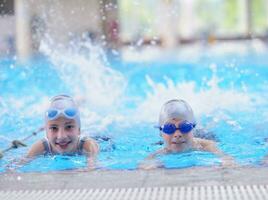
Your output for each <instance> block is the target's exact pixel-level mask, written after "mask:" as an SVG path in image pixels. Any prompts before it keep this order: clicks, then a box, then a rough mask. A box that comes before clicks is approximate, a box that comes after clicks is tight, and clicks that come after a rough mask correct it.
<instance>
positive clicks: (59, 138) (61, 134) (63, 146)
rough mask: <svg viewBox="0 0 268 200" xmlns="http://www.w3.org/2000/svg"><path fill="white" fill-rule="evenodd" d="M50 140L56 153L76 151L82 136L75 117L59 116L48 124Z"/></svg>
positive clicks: (47, 129)
mask: <svg viewBox="0 0 268 200" xmlns="http://www.w3.org/2000/svg"><path fill="white" fill-rule="evenodd" d="M46 133H47V138H48V141H49V143H50V145H51V147H52V151H53V152H55V153H59V154H63V153H75V151H76V149H77V144H78V140H79V136H80V128H79V126H78V124H77V122H76V121H75V120H74V119H67V118H64V117H59V118H57V119H55V120H51V121H48V122H47V124H46Z"/></svg>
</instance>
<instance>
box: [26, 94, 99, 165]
mask: <svg viewBox="0 0 268 200" xmlns="http://www.w3.org/2000/svg"><path fill="white" fill-rule="evenodd" d="M80 127H81V123H80V115H79V110H78V107H77V105H76V103H75V102H74V100H73V98H72V97H70V96H68V95H57V96H55V97H53V98H52V99H51V100H50V105H49V107H48V108H47V110H46V113H45V131H46V137H45V138H43V139H41V140H39V141H37V142H36V143H35V144H33V145H32V147H31V148H30V150H29V152H28V154H27V158H34V157H36V156H38V155H54V154H64V155H75V154H80V155H86V156H87V157H88V168H91V169H92V168H94V167H95V159H96V156H97V154H98V151H99V147H98V145H97V143H96V142H95V141H94V140H93V139H91V138H88V137H80V136H81V128H80Z"/></svg>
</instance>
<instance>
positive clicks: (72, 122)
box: [64, 120, 75, 125]
mask: <svg viewBox="0 0 268 200" xmlns="http://www.w3.org/2000/svg"><path fill="white" fill-rule="evenodd" d="M74 123H75V121H73V120H72V121H67V122H65V123H64V124H65V125H68V124H74Z"/></svg>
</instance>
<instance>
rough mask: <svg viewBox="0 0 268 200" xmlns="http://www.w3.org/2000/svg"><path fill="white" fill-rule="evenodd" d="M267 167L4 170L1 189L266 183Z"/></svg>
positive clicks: (0, 175) (0, 181) (0, 184)
mask: <svg viewBox="0 0 268 200" xmlns="http://www.w3.org/2000/svg"><path fill="white" fill-rule="evenodd" d="M267 184H268V167H257V168H253V167H243V168H219V167H217V168H216V167H209V168H208V167H194V168H187V169H157V170H122V171H121V170H120V171H119V170H95V171H90V172H75V171H60V172H50V173H2V174H0V190H52V189H89V188H93V189H97V188H134V187H135V188H136V187H138V188H139V187H172V186H200V185H203V186H209V185H213V186H215V185H267Z"/></svg>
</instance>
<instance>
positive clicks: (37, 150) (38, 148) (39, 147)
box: [26, 140, 45, 158]
mask: <svg viewBox="0 0 268 200" xmlns="http://www.w3.org/2000/svg"><path fill="white" fill-rule="evenodd" d="M44 151H45V148H44V145H43V142H42V140H39V141H37V142H36V143H34V144H33V145H32V146H31V148H30V150H29V151H28V153H27V155H26V158H34V157H36V156H39V155H42V154H43V153H44Z"/></svg>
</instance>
